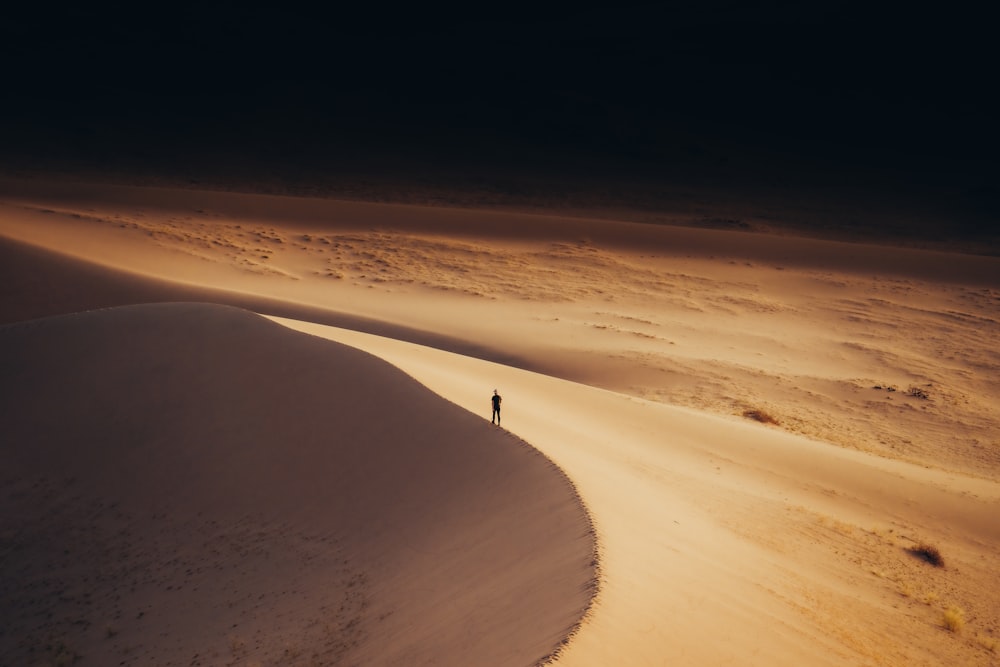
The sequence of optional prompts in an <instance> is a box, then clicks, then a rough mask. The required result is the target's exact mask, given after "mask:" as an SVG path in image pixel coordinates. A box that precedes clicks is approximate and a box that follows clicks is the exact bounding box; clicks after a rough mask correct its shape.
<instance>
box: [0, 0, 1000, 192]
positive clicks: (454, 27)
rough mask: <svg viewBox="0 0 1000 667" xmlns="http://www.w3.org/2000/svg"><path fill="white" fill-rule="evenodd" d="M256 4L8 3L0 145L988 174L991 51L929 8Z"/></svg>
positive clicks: (298, 157) (116, 153) (986, 33)
mask: <svg viewBox="0 0 1000 667" xmlns="http://www.w3.org/2000/svg"><path fill="white" fill-rule="evenodd" d="M273 4H274V6H272V7H270V8H268V9H254V8H247V7H244V6H241V5H240V4H238V3H229V4H218V3H215V4H204V5H201V6H187V5H180V4H178V5H147V4H145V3H134V4H133V6H132V8H131V9H121V8H116V9H114V10H112V9H101V8H99V7H98V8H95V7H92V6H88V5H87V4H86V3H79V4H77V5H74V6H73V7H62V6H60V5H58V4H57V5H51V4H50V5H43V4H40V3H33V4H32V5H31V7H29V8H21V9H17V10H9V9H8V10H5V12H6V15H5V16H4V17H3V20H2V24H3V28H2V30H3V35H2V40H0V60H2V62H3V63H4V64H3V67H4V79H5V81H4V84H3V90H4V100H3V104H2V109H0V120H2V122H3V129H2V134H0V149H2V150H3V151H4V152H5V153H6V154H7V155H14V154H35V155H48V154H72V156H73V157H76V158H83V159H87V160H91V161H94V162H97V163H99V162H101V161H108V162H111V161H114V160H116V159H118V158H120V157H121V156H122V155H125V156H131V157H134V158H136V159H144V160H149V161H154V162H155V161H156V160H157V159H163V160H164V161H169V160H174V161H177V160H187V159H191V160H195V159H198V158H199V157H204V156H206V155H208V154H226V155H231V156H232V155H235V156H244V157H246V158H248V159H262V160H271V161H272V162H273V163H274V164H283V163H288V162H295V161H300V162H301V163H303V164H312V163H317V164H318V163H322V162H323V161H324V160H333V161H341V162H345V161H346V162H349V161H350V160H352V159H360V158H359V156H367V157H368V158H371V157H372V156H389V155H396V156H404V157H408V158H413V159H414V160H417V161H418V162H419V161H423V162H425V163H434V164H441V165H469V167H470V168H473V167H474V166H475V165H483V164H489V163H491V162H493V163H504V164H511V165H517V164H521V163H525V164H527V163H531V164H536V165H538V164H543V165H552V166H551V168H553V169H558V168H560V165H573V164H576V165H579V164H605V165H622V164H627V165H633V166H636V168H638V169H644V170H647V171H650V172H651V173H653V172H657V173H659V172H663V173H685V172H691V173H694V172H697V171H698V170H703V171H706V172H711V171H712V170H713V169H715V168H716V167H717V166H718V165H729V167H728V168H729V169H730V170H736V171H740V170H742V171H743V172H744V173H745V174H746V175H747V177H748V178H750V177H752V175H753V172H754V171H755V170H757V169H759V168H761V166H763V165H770V166H775V165H777V166H779V167H782V168H785V169H786V170H787V171H788V172H789V173H792V172H796V171H801V170H803V169H805V168H806V167H808V168H810V169H812V168H816V169H819V170H821V171H822V170H823V169H827V170H833V171H839V172H843V173H848V172H851V171H854V170H859V169H861V170H869V171H878V172H880V173H882V172H884V173H892V174H896V175H897V176H900V175H901V176H900V177H901V178H904V179H908V180H909V181H912V182H913V183H916V184H919V183H922V182H927V181H929V180H934V179H949V180H951V181H955V182H968V183H970V184H972V185H973V186H974V187H979V188H980V189H982V188H984V187H985V188H989V187H990V184H991V183H992V182H993V179H994V177H995V176H996V168H995V160H996V151H997V148H998V143H1000V142H998V133H997V130H996V127H995V119H996V118H997V117H998V111H1000V108H998V106H997V103H996V100H995V99H994V97H995V95H994V88H995V84H996V73H995V71H994V67H995V65H996V63H997V62H1000V60H998V58H997V48H996V44H997V41H996V39H995V37H994V35H993V34H992V29H991V23H990V22H989V21H988V20H987V18H986V16H985V15H982V14H976V13H975V12H962V11H960V10H958V9H950V8H949V7H948V6H947V5H945V4H941V5H939V6H938V7H937V8H930V7H929V6H925V4H924V3H913V4H911V5H908V6H896V7H889V6H886V5H878V4H873V3H854V2H838V1H836V0H829V1H827V2H816V3H801V2H778V1H773V2H739V3H736V2H712V1H708V2H689V3H679V4H676V3H675V4H672V3H643V2H629V1H627V0H626V1H622V2H616V3H609V5H608V6H607V7H605V8H603V9H600V10H597V9H583V8H582V7H583V5H579V4H577V5H573V4H570V3H555V4H549V5H547V6H546V8H543V9H539V8H538V7H529V6H527V5H523V6H522V5H519V4H518V3H495V4H476V5H472V4H470V6H469V8H467V9H465V10H464V11H459V12H457V13H445V12H443V11H440V10H434V9H430V8H428V7H426V6H423V4H422V3H412V4H411V5H410V6H409V7H408V8H405V9H401V8H399V7H398V6H396V5H391V4H384V3H383V4H377V3H367V4H365V5H364V7H363V8H360V7H358V8H353V9H337V8H336V7H337V5H338V3H329V7H330V8H328V9H327V10H324V11H323V12H322V13H319V12H317V11H315V10H312V11H307V10H304V9H301V8H296V7H294V6H293V5H291V4H289V3H273ZM539 4H542V3H539ZM560 4H561V5H562V6H561V7H560V6H559V5H560ZM734 165H735V166H734ZM993 187H995V186H993Z"/></svg>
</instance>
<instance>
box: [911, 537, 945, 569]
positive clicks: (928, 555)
mask: <svg viewBox="0 0 1000 667" xmlns="http://www.w3.org/2000/svg"><path fill="white" fill-rule="evenodd" d="M908 551H909V552H910V553H911V554H913V555H914V556H916V557H917V558H919V559H920V560H922V561H925V562H927V563H930V564H931V565H933V566H934V567H944V558H942V557H941V552H940V551H938V548H937V547H936V546H934V545H932V544H927V543H926V542H921V543H920V544H918V545H917V546H915V547H912V548H910V549H908Z"/></svg>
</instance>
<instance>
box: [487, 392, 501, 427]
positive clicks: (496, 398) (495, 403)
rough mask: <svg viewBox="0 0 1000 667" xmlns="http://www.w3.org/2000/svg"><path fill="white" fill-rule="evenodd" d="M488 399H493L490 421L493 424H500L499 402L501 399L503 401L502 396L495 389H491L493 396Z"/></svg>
mask: <svg viewBox="0 0 1000 667" xmlns="http://www.w3.org/2000/svg"><path fill="white" fill-rule="evenodd" d="M490 400H491V401H493V417H491V418H490V421H491V422H492V423H494V424H496V425H498V426H499V425H500V403H501V401H503V398H501V397H500V394H498V393H497V390H496V389H494V390H493V396H492V397H491V398H490ZM494 420H495V421H494Z"/></svg>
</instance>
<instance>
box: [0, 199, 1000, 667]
mask: <svg viewBox="0 0 1000 667" xmlns="http://www.w3.org/2000/svg"><path fill="white" fill-rule="evenodd" d="M2 186H3V187H2V188H0V193H2V196H0V259H2V261H0V278H2V280H0V295H2V296H3V302H2V303H3V308H2V309H0V316H2V317H0V322H5V323H7V324H6V325H5V326H4V327H3V328H2V329H0V337H2V343H3V352H2V354H3V359H4V369H5V372H4V378H3V382H4V411H5V414H4V415H3V417H4V422H5V424H8V423H9V424H11V425H12V426H10V427H7V428H6V429H5V430H6V433H5V441H4V457H5V460H9V461H10V462H11V464H10V465H9V466H8V465H5V466H4V482H3V483H4V487H3V489H4V496H3V503H4V512H3V533H2V535H3V539H4V544H3V546H4V552H3V553H4V558H5V565H4V571H5V573H6V572H15V571H16V572H19V574H18V575H17V576H15V577H7V576H6V575H5V586H6V587H8V588H9V589H10V590H11V591H12V593H11V594H8V595H5V598H6V599H9V600H16V602H10V603H6V604H5V607H4V608H3V610H2V613H3V618H4V623H3V626H4V628H5V632H4V635H3V636H2V637H0V640H2V642H3V644H2V646H3V650H4V652H5V653H4V654H3V655H4V658H5V659H6V656H7V655H16V656H18V657H21V656H24V655H27V654H25V653H23V651H25V650H27V648H26V643H25V642H27V643H28V644H30V645H31V646H33V647H34V650H35V651H36V653H35V654H33V655H35V656H37V659H38V661H40V662H41V663H42V664H44V662H43V661H44V660H46V659H48V660H50V661H51V660H52V659H54V655H55V654H54V651H57V650H64V651H70V652H73V654H74V655H79V656H80V664H117V662H114V663H108V660H111V659H116V660H125V661H126V664H191V661H192V660H194V659H195V657H194V656H193V652H197V653H198V659H200V660H202V664H256V663H259V664H337V660H340V661H341V662H343V664H456V665H457V664H512V665H516V664H521V665H530V664H535V663H536V662H538V661H544V660H545V659H546V658H547V656H550V655H552V654H553V652H555V651H557V649H558V651H557V655H555V656H554V658H553V660H554V662H555V664H559V665H579V666H585V667H589V666H591V665H594V666H596V665H609V664H625V665H661V664H685V665H714V664H720V665H722V664H727V665H731V664H740V665H756V664H759V665H775V664H782V665H801V664H816V665H938V664H963V665H964V664H970V665H995V664H998V660H1000V648H998V642H1000V593H998V591H1000V556H998V555H997V554H998V553H1000V519H998V518H997V517H1000V475H998V471H1000V437H998V433H1000V431H998V428H997V424H998V423H1000V353H998V352H997V351H996V344H995V341H997V340H1000V259H998V258H996V257H990V256H982V255H959V254H953V253H948V252H943V251H933V250H926V249H923V250H917V249H912V248H904V247H898V246H889V245H881V246H870V245H861V244H854V243H848V242H837V241H830V240H817V239H807V238H798V237H793V236H788V235H784V236H776V235H769V234H764V233H746V232H740V231H727V230H706V229H690V228H677V227H668V226H656V225H643V224H636V223H628V222H614V221H602V220H596V219H582V218H570V217H558V216H538V215H528V214H519V213H514V212H503V211H495V210H471V209H445V208H431V207H417V206H401V205H378V204H362V203H352V202H338V201H332V200H308V199H294V198H289V197H274V196H263V195H240V194H233V193H212V192H199V191H192V190H187V191H180V190H169V189H156V188H136V187H131V188H125V187H112V186H106V185H102V186H87V185H84V184H82V183H77V184H73V185H56V184H50V185H42V184H39V183H37V182H35V183H30V184H24V183H18V182H15V181H7V182H4V183H2ZM177 302H186V303H177ZM199 302H200V303H199ZM134 304H159V305H139V306H137V305H134ZM208 304H225V305H208ZM120 306H124V307H120ZM86 311H92V312H86ZM254 313H259V314H263V315H267V316H270V317H271V319H270V320H268V319H266V318H262V317H260V316H258V315H256V314H254ZM38 318H44V319H38ZM280 325H283V326H280ZM296 330H297V331H296ZM303 333H305V334H310V335H303ZM352 348H359V349H360V350H363V351H364V352H367V353H370V354H372V355H375V356H376V357H381V359H382V360H384V361H380V360H378V359H376V358H374V357H372V356H369V355H368V354H364V353H362V352H358V351H356V350H355V349H352ZM385 362H388V364H386V363H385ZM394 367H395V368H394ZM494 388H498V389H499V391H500V392H501V394H503V396H504V403H503V408H504V409H503V429H498V428H495V427H493V426H491V425H490V424H489V423H488V422H487V421H486V419H488V416H489V401H488V398H489V395H490V394H491V393H492V390H493V389H494ZM208 407H211V409H210V410H209V409H206V408H208ZM108 434H110V436H109V435H108ZM8 436H9V437H8ZM525 443H529V444H530V446H529V445H527V444H525ZM577 493H578V494H579V496H577ZM924 547H933V548H934V549H936V550H937V551H938V553H939V554H940V556H941V558H942V560H943V562H942V563H939V564H937V565H936V564H934V563H931V562H929V561H930V560H933V557H932V556H931V555H930V554H929V553H928V551H932V550H927V549H924ZM595 549H596V560H595ZM41 554H44V558H43V557H42V555H41ZM46 558H48V559H50V560H51V562H52V563H53V566H51V567H50V566H49V565H47V563H48V561H46V560H45V559H46ZM8 562H9V563H10V566H8V565H7V563H8ZM53 567H54V569H55V570H54V571H55V572H56V573H57V574H52V573H51V570H52V568H53ZM199 567H200V568H201V569H198V568H199ZM595 576H597V577H598V579H597V580H596V581H595V579H594V578H595ZM110 580H113V581H114V583H113V584H108V583H107V582H108V581H110ZM316 581H322V582H324V583H323V585H322V586H321V587H318V586H315V585H310V583H311V582H316ZM5 593H6V591H5ZM192 608H195V609H196V610H197V613H192V611H191V609H192ZM8 619H9V620H8ZM956 619H958V620H956ZM233 624H236V625H233ZM153 626H155V627H153ZM8 627H10V628H15V630H13V631H8V630H7V628H8ZM14 635H16V637H15V636H14ZM178 638H180V639H178ZM60 642H61V643H60ZM59 647H62V649H60V648H59ZM560 647H561V648H560ZM19 651H20V652H19ZM309 660H313V661H314V663H310V662H309ZM129 661H131V662H129ZM0 662H2V661H0Z"/></svg>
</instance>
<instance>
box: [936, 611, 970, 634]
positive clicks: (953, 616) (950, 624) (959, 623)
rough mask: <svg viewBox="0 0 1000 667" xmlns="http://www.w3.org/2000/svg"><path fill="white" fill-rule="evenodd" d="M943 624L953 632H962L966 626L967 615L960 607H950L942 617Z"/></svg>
mask: <svg viewBox="0 0 1000 667" xmlns="http://www.w3.org/2000/svg"><path fill="white" fill-rule="evenodd" d="M941 622H942V623H943V624H944V627H945V628H947V629H948V630H950V631H951V632H961V631H962V628H963V627H964V626H965V613H964V612H963V611H962V610H961V609H959V608H958V607H948V608H947V609H946V610H945V612H944V614H942V616H941Z"/></svg>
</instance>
